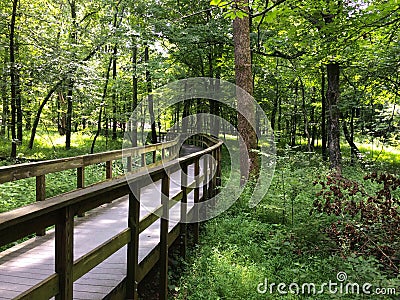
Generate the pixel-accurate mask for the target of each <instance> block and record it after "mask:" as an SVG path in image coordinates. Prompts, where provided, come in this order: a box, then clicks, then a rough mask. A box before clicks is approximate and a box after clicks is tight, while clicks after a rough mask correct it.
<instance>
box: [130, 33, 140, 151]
mask: <svg viewBox="0 0 400 300" xmlns="http://www.w3.org/2000/svg"><path fill="white" fill-rule="evenodd" d="M132 44H133V47H132V68H133V71H132V113H133V115H132V123H131V126H132V128H130V130H129V131H130V133H132V134H131V136H130V137H131V144H132V147H136V146H137V111H136V108H137V105H138V78H137V74H136V72H137V45H136V41H135V40H133V43H132ZM130 133H129V134H130Z"/></svg>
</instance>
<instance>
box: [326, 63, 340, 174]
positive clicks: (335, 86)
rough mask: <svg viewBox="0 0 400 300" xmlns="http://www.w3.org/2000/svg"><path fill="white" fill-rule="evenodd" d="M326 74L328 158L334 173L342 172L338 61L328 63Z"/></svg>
mask: <svg viewBox="0 0 400 300" xmlns="http://www.w3.org/2000/svg"><path fill="white" fill-rule="evenodd" d="M327 74H328V91H327V93H326V100H327V104H328V110H329V130H328V134H329V141H328V148H329V160H330V164H331V169H332V170H334V171H335V172H336V173H338V174H341V172H342V155H341V152H340V127H339V126H340V125H339V107H338V103H339V96H340V92H339V76H340V66H339V64H338V63H330V64H328V65H327Z"/></svg>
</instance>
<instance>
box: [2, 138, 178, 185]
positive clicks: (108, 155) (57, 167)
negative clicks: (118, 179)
mask: <svg viewBox="0 0 400 300" xmlns="http://www.w3.org/2000/svg"><path fill="white" fill-rule="evenodd" d="M177 143H178V140H177V139H174V140H172V141H169V142H164V143H157V144H152V145H145V146H140V147H134V148H127V149H124V153H126V154H125V155H124V157H123V155H122V154H123V152H121V150H114V151H108V152H100V153H95V154H87V155H80V156H74V157H68V158H59V159H52V160H45V161H39V162H31V163H22V164H18V165H11V166H2V167H0V184H1V183H6V182H11V181H15V180H20V179H25V178H30V177H37V176H41V175H46V174H50V173H55V172H60V171H65V170H70V169H76V168H82V167H87V166H90V165H94V164H97V163H102V162H107V161H113V160H118V159H121V158H125V157H129V156H138V155H141V154H144V153H149V152H154V151H158V150H163V149H168V148H171V147H173V146H175V145H176V144H177Z"/></svg>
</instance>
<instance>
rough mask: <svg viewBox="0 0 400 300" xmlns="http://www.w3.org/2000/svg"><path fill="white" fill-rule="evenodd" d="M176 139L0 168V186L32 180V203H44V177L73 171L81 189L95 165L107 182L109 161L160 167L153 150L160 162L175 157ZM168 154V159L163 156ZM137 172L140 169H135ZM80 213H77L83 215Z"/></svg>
mask: <svg viewBox="0 0 400 300" xmlns="http://www.w3.org/2000/svg"><path fill="white" fill-rule="evenodd" d="M178 143H179V138H178V137H175V138H174V139H173V140H171V141H168V142H163V143H157V144H152V145H145V146H139V147H133V148H126V149H124V151H121V150H114V151H109V152H101V153H95V154H87V155H80V156H75V157H68V158H60V159H53V160H46V161H40V162H33V163H23V164H18V165H11V166H3V167H0V184H2V183H6V182H12V181H16V180H21V179H26V178H30V177H36V201H43V200H46V177H45V176H46V175H47V174H52V173H56V172H60V171H66V170H71V169H76V170H77V172H76V176H77V179H76V188H77V189H81V188H83V187H85V167H87V166H91V165H95V164H98V163H106V179H111V178H112V177H113V175H112V173H113V172H112V162H113V161H115V160H118V159H122V158H126V159H127V170H128V171H132V157H135V156H136V157H139V156H141V158H140V160H141V167H142V168H148V167H151V166H156V165H159V164H161V163H160V162H157V154H156V153H157V151H161V159H162V160H163V161H168V160H172V159H174V158H176V157H177V156H178V150H177V147H178ZM166 151H168V158H167V157H166ZM147 153H152V163H151V164H147V163H146V154H147ZM138 170H140V168H138ZM138 170H136V171H138ZM83 215H84V211H80V212H79V216H83ZM37 234H38V235H44V234H45V232H44V231H42V232H37Z"/></svg>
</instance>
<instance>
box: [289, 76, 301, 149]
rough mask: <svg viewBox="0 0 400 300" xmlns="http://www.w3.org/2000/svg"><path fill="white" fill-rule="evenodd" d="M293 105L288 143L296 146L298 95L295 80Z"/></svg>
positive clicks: (297, 86)
mask: <svg viewBox="0 0 400 300" xmlns="http://www.w3.org/2000/svg"><path fill="white" fill-rule="evenodd" d="M294 95H295V97H294V105H293V107H294V108H293V112H292V117H291V126H290V129H291V132H290V145H291V146H292V147H294V146H296V133H297V98H298V96H299V85H298V82H297V81H296V82H295V87H294Z"/></svg>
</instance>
